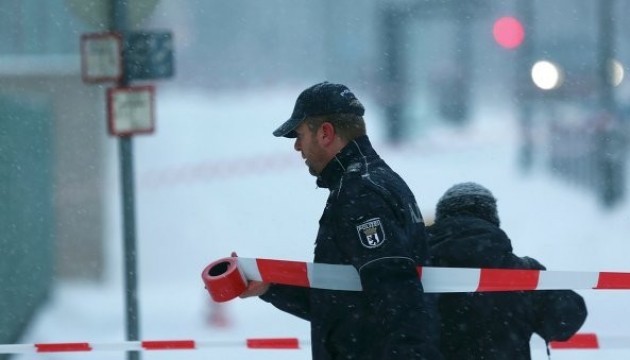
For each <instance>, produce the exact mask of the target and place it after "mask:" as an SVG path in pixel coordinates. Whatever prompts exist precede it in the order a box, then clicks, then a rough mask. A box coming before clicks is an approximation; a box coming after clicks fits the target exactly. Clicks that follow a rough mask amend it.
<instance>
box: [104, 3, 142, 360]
mask: <svg viewBox="0 0 630 360" xmlns="http://www.w3.org/2000/svg"><path fill="white" fill-rule="evenodd" d="M111 11H112V13H111V19H112V23H111V27H112V30H114V31H119V32H121V33H122V34H123V41H124V38H125V32H126V31H127V0H111ZM128 85H129V79H128V78H127V75H126V74H125V73H123V76H122V79H121V80H120V81H119V83H118V86H121V87H123V86H128ZM118 141H119V155H120V173H121V185H122V207H123V209H122V210H123V236H124V257H125V268H124V270H125V309H126V322H127V340H129V341H136V340H139V339H140V330H139V325H138V324H139V316H138V315H139V312H138V295H137V294H138V281H137V275H138V270H137V261H136V259H137V251H136V214H135V194H134V173H133V142H132V137H131V135H129V136H122V137H120V138H119V140H118ZM127 359H128V360H139V359H140V352H138V351H129V352H127Z"/></svg>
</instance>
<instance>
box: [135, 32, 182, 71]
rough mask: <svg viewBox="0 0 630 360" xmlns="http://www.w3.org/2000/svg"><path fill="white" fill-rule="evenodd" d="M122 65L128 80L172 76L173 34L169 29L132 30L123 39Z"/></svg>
mask: <svg viewBox="0 0 630 360" xmlns="http://www.w3.org/2000/svg"><path fill="white" fill-rule="evenodd" d="M123 44H124V45H123V63H124V65H123V67H124V71H125V76H126V78H127V79H128V80H148V79H160V78H168V77H172V76H173V72H174V71H173V35H172V33H171V32H169V31H161V32H155V31H154V32H149V31H133V32H128V33H125V38H124V40H123Z"/></svg>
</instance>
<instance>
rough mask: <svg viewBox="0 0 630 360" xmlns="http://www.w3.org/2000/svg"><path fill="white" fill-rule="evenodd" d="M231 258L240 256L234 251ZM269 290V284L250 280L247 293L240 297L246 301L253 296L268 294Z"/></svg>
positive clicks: (244, 292)
mask: <svg viewBox="0 0 630 360" xmlns="http://www.w3.org/2000/svg"><path fill="white" fill-rule="evenodd" d="M230 256H232V257H238V255H236V252H234V251H232V254H231V255H230ZM267 290H269V283H266V282H262V281H254V280H250V281H248V283H247V289H245V291H243V293H242V294H241V295H239V296H238V297H240V298H241V299H245V298H248V297H252V296H260V295H262V294H264V293H266V292H267Z"/></svg>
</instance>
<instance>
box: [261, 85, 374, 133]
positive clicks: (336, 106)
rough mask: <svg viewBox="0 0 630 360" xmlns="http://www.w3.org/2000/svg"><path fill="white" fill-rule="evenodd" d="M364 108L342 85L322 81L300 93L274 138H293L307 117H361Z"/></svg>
mask: <svg viewBox="0 0 630 360" xmlns="http://www.w3.org/2000/svg"><path fill="white" fill-rule="evenodd" d="M364 113H365V108H364V107H363V105H362V104H361V102H359V99H357V97H356V96H354V94H353V93H352V91H350V89H348V87H347V86H345V85H342V84H333V83H330V82H328V81H324V82H322V83H319V84H315V85H313V86H311V87H309V88H308V89H306V90H304V91H302V93H301V94H300V96H298V98H297V100H296V101H295V106H294V107H293V114H291V118H289V120H287V121H285V122H284V124H282V125H280V127H278V128H277V129H276V130H275V131H274V132H273V135H274V136H278V137H280V136H284V137H287V138H294V137H296V136H297V134H296V133H295V129H296V128H297V127H298V126H299V125H300V123H301V122H302V121H304V119H306V118H307V117H308V116H318V115H329V114H355V115H359V116H363V114H364Z"/></svg>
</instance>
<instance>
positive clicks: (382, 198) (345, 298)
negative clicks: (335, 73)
mask: <svg viewBox="0 0 630 360" xmlns="http://www.w3.org/2000/svg"><path fill="white" fill-rule="evenodd" d="M318 185H319V186H321V187H325V188H328V189H329V190H330V194H329V197H328V200H327V202H326V208H325V209H324V212H323V214H322V217H321V219H320V220H319V225H320V227H319V232H318V234H317V240H316V243H315V259H314V262H315V263H329V264H348V265H353V266H354V267H355V268H356V269H357V270H358V272H359V275H360V278H361V284H362V287H363V291H362V292H353V291H331V290H322V289H308V288H298V287H291V286H283V285H271V287H270V289H269V291H268V292H267V293H265V294H264V295H263V296H261V298H262V299H263V300H265V301H268V302H270V303H272V304H273V305H274V306H276V307H277V308H279V309H281V310H283V311H286V312H289V313H291V314H294V315H296V316H299V317H301V318H303V319H305V320H308V321H310V322H311V341H312V351H313V359H315V360H332V359H335V360H338V359H357V360H371V359H379V360H381V359H382V360H390V359H400V360H415V359H427V360H438V359H441V356H440V355H439V353H437V342H436V340H435V339H433V338H432V336H435V334H436V332H437V327H436V323H435V322H434V323H433V327H432V328H431V323H430V319H429V318H430V315H431V313H430V312H429V311H428V310H427V305H426V304H425V295H424V292H423V289H422V284H421V283H420V281H419V279H418V274H417V270H416V267H417V266H418V265H421V264H422V263H423V261H424V260H425V259H426V256H427V254H426V240H425V232H424V222H423V220H422V215H421V214H420V211H419V209H418V206H417V204H416V200H415V198H414V196H413V194H412V193H411V191H410V190H409V188H408V187H407V185H406V184H405V182H404V181H403V180H402V179H401V178H400V176H398V174H396V173H395V172H394V171H392V169H390V168H389V166H388V165H387V164H385V162H384V161H383V160H382V159H381V158H380V157H379V156H378V155H377V153H376V152H375V151H374V149H373V148H372V146H371V144H370V141H369V140H368V137H367V136H363V137H360V138H358V139H356V140H354V141H351V142H350V143H349V144H348V145H347V146H345V147H344V148H343V149H342V151H341V152H340V153H339V154H337V156H336V157H335V158H334V159H333V160H331V161H330V163H329V164H328V165H327V166H326V167H325V168H324V170H323V171H322V173H321V174H320V177H319V178H318Z"/></svg>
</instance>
